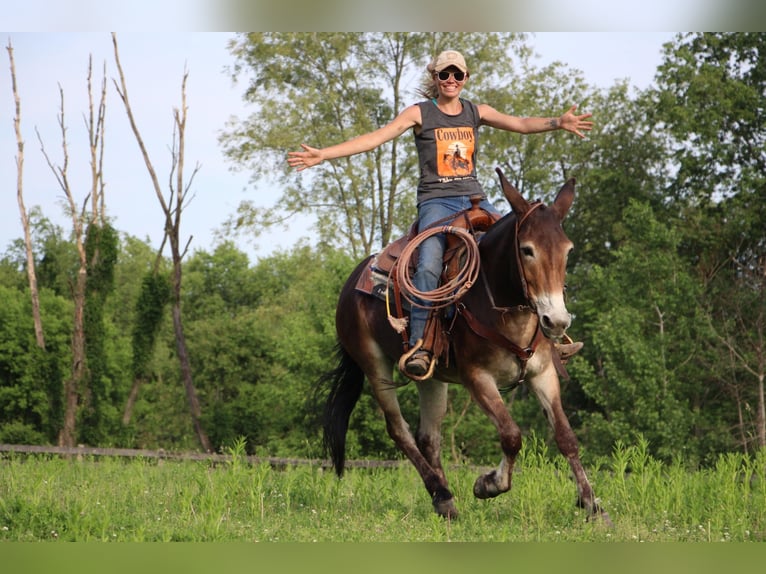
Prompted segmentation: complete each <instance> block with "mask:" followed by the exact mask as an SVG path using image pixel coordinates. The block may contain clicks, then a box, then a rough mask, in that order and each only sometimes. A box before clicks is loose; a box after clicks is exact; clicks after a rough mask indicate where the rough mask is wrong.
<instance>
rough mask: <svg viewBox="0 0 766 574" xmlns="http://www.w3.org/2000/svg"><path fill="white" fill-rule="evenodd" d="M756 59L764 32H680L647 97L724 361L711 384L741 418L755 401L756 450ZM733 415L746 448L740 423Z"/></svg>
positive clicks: (759, 241) (762, 162) (762, 89)
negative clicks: (664, 132)
mask: <svg viewBox="0 0 766 574" xmlns="http://www.w3.org/2000/svg"><path fill="white" fill-rule="evenodd" d="M764 60H766V36H765V35H764V34H760V33H714V34H712V33H711V34H686V35H679V36H677V37H676V40H675V41H674V42H673V43H670V44H668V45H666V47H665V61H664V63H663V64H662V66H660V68H659V70H658V74H657V78H658V88H657V90H656V92H655V93H654V96H653V99H654V107H653V109H654V112H655V117H656V118H657V120H658V121H661V122H663V123H664V124H665V125H666V126H667V128H668V130H669V132H670V134H672V136H673V150H674V159H675V161H676V163H677V166H678V169H677V175H676V176H675V180H674V182H673V185H672V187H670V189H669V193H668V195H669V196H670V197H671V198H672V200H673V201H675V202H676V206H677V210H678V212H679V214H680V215H679V219H680V220H681V221H682V222H683V223H685V226H684V229H685V230H686V233H685V237H684V240H683V244H682V246H683V252H684V253H685V255H686V257H687V258H688V259H689V260H690V261H691V262H692V263H693V264H694V265H695V268H696V270H697V273H698V275H699V277H700V279H701V280H702V281H703V282H704V284H705V286H706V291H707V293H706V300H705V307H706V309H707V311H708V323H709V325H710V326H711V328H712V329H713V340H714V341H715V342H716V344H714V345H711V346H710V352H711V353H712V354H713V358H712V360H711V361H710V363H711V364H714V365H717V366H718V365H731V368H730V369H728V370H726V371H722V370H720V369H716V370H715V372H716V373H717V374H718V378H717V380H716V381H715V383H716V384H717V385H718V386H719V387H720V388H722V389H725V390H726V392H727V393H731V394H733V396H734V398H735V401H736V405H737V410H738V412H739V413H740V415H741V413H742V407H743V404H744V405H747V404H748V403H749V402H751V401H752V402H754V403H755V404H756V407H755V411H756V416H755V424H754V428H755V432H754V433H753V434H754V435H755V436H756V437H758V438H757V444H758V445H759V446H760V447H763V446H764V445H765V444H766V442H765V441H766V426H765V425H766V412H765V410H766V406H764V403H766V398H765V397H764V388H763V386H764V385H763V371H764V368H763V355H764V352H765V351H764V324H763V313H764V311H763V307H764V304H765V303H764V293H766V273H764V267H763V262H764V261H765V260H766V235H764V233H763V230H764V229H765V228H766V153H765V152H764V150H766V109H764V106H763V101H764V96H766V62H765V61H764ZM702 112H704V121H700V114H701V113H702ZM746 380H749V381H750V385H749V389H748V388H747V386H743V381H746ZM738 418H739V419H740V420H739V423H738V426H739V428H740V432H741V433H742V437H743V438H742V440H741V442H742V444H743V447H744V448H747V442H748V439H747V438H746V436H745V435H746V434H747V433H746V432H745V426H747V425H746V424H745V421H744V417H743V416H739V417H738Z"/></svg>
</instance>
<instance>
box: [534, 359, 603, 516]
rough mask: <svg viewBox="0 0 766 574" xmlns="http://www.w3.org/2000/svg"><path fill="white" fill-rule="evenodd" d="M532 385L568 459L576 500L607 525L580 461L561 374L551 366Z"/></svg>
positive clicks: (590, 514) (560, 447) (558, 444)
mask: <svg viewBox="0 0 766 574" xmlns="http://www.w3.org/2000/svg"><path fill="white" fill-rule="evenodd" d="M530 386H531V387H532V390H533V391H534V393H535V395H536V396H537V398H538V400H539V401H540V404H541V405H542V407H543V409H544V411H545V415H546V417H547V418H548V422H549V423H550V425H551V427H552V428H553V434H554V438H555V440H556V445H557V446H558V448H559V452H561V454H562V455H563V456H564V457H565V458H566V459H567V462H568V463H569V467H570V468H571V469H572V474H573V475H574V479H575V483H576V484H577V504H578V506H580V507H581V508H584V509H585V510H586V512H587V513H588V517H589V518H590V517H592V516H596V517H600V518H601V519H602V520H603V521H604V523H605V524H606V525H608V526H612V521H611V519H610V518H609V514H607V512H606V511H604V510H603V509H602V508H601V506H600V505H599V500H598V498H596V496H595V494H594V493H593V488H592V487H591V484H590V481H589V480H588V477H587V475H586V474H585V469H584V468H583V465H582V462H581V461H580V449H579V445H578V443H577V437H576V436H575V434H574V431H573V430H572V427H571V426H570V425H569V419H568V418H567V416H566V414H565V413H564V408H563V406H562V404H561V387H560V385H559V379H558V375H556V373H555V372H553V371H552V369H549V370H548V371H546V372H545V373H544V374H543V375H542V376H539V377H534V378H532V379H531V380H530Z"/></svg>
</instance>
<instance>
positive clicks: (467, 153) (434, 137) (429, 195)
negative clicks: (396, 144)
mask: <svg viewBox="0 0 766 574" xmlns="http://www.w3.org/2000/svg"><path fill="white" fill-rule="evenodd" d="M426 72H427V79H426V81H425V82H424V84H423V87H422V89H421V90H420V93H421V95H423V96H424V97H425V98H426V100H425V101H422V102H419V103H417V104H414V105H411V106H409V107H407V108H406V109H405V110H404V111H402V112H401V113H400V114H399V115H398V116H396V118H394V119H393V121H391V122H390V123H389V124H387V125H385V126H383V127H381V128H379V129H377V130H375V131H372V132H369V133H366V134H363V135H360V136H358V137H355V138H353V139H350V140H348V141H345V142H343V143H340V144H337V145H333V146H330V147H326V148H323V149H318V148H314V147H310V146H308V145H306V144H301V147H302V148H303V151H296V152H290V153H288V160H287V161H288V163H289V164H290V166H292V167H295V168H297V170H298V171H302V170H304V169H306V168H309V167H312V166H315V165H317V164H319V163H321V162H322V161H324V160H330V159H336V158H341V157H347V156H351V155H354V154H358V153H362V152H367V151H370V150H373V149H375V148H377V147H378V146H380V145H382V144H384V143H386V142H388V141H390V140H392V139H394V138H396V137H398V136H400V135H401V134H403V133H404V132H405V131H407V130H409V129H410V128H413V132H414V135H415V144H416V147H417V150H418V158H419V161H420V181H419V183H418V189H417V204H418V225H419V230H421V231H422V230H425V229H427V228H428V227H429V226H430V225H432V224H433V223H434V222H437V221H440V220H443V219H445V218H447V217H449V216H450V215H455V214H457V213H460V212H462V211H463V210H465V209H468V208H470V207H471V202H470V198H471V196H476V195H480V196H481V197H482V202H481V206H480V207H481V208H482V209H485V210H486V211H488V212H490V213H494V214H497V215H499V214H498V212H497V210H496V209H495V207H494V206H493V205H492V204H491V203H490V202H489V201H488V200H487V198H486V194H485V193H484V191H483V189H482V187H481V184H480V183H479V181H478V179H477V177H476V163H475V160H476V153H477V150H478V129H479V127H480V126H482V125H487V126H490V127H493V128H498V129H501V130H506V131H509V132H516V133H520V134H532V133H541V132H547V131H551V130H556V129H563V130H565V131H568V132H571V133H573V134H575V135H577V136H579V137H581V138H584V137H585V135H584V134H583V133H582V132H583V130H585V131H587V130H590V129H592V127H593V122H591V121H587V118H590V117H591V115H592V114H582V115H575V113H574V112H575V110H576V109H577V106H572V107H571V108H569V110H567V111H566V112H565V113H564V114H562V115H561V116H560V117H557V118H542V117H527V118H521V117H516V116H511V115H507V114H504V113H501V112H498V111H497V110H495V109H494V108H492V107H491V106H489V105H487V104H478V105H476V104H474V103H472V102H470V101H468V100H466V99H463V98H461V97H460V93H461V91H462V90H463V88H464V87H465V85H466V82H467V81H468V78H469V76H470V74H469V71H468V66H467V65H466V62H465V59H464V58H463V56H462V55H461V54H460V53H459V52H456V51H454V50H447V51H444V52H442V53H440V54H439V55H438V56H437V57H436V58H435V59H434V60H433V61H431V63H429V64H428V66H427V68H426ZM458 160H459V161H458ZM445 242H446V240H445V237H444V235H443V234H437V235H434V236H432V237H429V238H428V239H427V240H426V241H424V242H423V243H422V244H421V245H420V251H419V256H418V268H417V272H416V274H415V279H414V284H415V286H416V288H417V289H418V291H421V292H428V291H433V290H434V289H436V288H437V286H438V283H439V278H440V276H441V271H442V259H443V253H444V247H445ZM421 303H422V306H413V309H412V312H411V316H410V337H409V345H410V348H411V349H414V350H415V352H412V353H410V356H409V359H408V360H407V362H406V363H405V365H404V373H405V374H406V375H408V376H412V377H413V378H417V377H422V376H423V375H425V374H426V373H428V372H429V369H430V367H431V364H430V363H431V361H432V360H433V359H434V358H433V356H432V351H433V350H432V349H426V348H419V349H418V348H417V347H419V346H421V345H422V341H423V331H424V329H425V324H426V321H427V318H428V313H429V309H428V302H427V301H421ZM580 346H581V345H579V344H577V345H574V346H570V347H568V348H567V349H565V351H566V352H567V354H571V353H572V352H574V351H576V350H577V349H578V348H579V347H580Z"/></svg>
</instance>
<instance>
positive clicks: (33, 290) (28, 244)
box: [7, 41, 45, 350]
mask: <svg viewBox="0 0 766 574" xmlns="http://www.w3.org/2000/svg"><path fill="white" fill-rule="evenodd" d="M7 50H8V57H9V58H10V61H11V84H12V85H13V100H14V102H15V104H16V115H15V116H14V118H13V127H14V130H15V132H16V147H17V149H18V152H19V155H17V156H16V199H17V201H18V203H19V213H20V214H21V225H22V227H23V228H24V249H25V251H26V255H27V278H28V280H29V291H30V294H31V296H32V321H33V323H34V327H35V341H36V342H37V346H38V347H40V348H41V349H43V350H44V349H45V336H44V334H43V322H42V319H41V316H40V296H39V294H38V291H37V275H36V273H35V257H34V252H33V251H32V234H31V233H30V231H29V217H28V216H27V208H26V206H25V205H24V191H23V190H24V187H23V175H24V139H23V138H22V137H21V97H20V96H19V90H18V87H17V84H16V63H15V61H14V59H13V47H12V46H11V43H10V41H9V42H8V47H7Z"/></svg>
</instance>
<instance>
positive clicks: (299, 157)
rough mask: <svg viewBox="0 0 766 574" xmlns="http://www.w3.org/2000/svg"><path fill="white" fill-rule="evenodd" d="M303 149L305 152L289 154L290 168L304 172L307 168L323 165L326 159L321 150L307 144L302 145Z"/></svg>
mask: <svg viewBox="0 0 766 574" xmlns="http://www.w3.org/2000/svg"><path fill="white" fill-rule="evenodd" d="M301 147H302V148H303V151H291V152H288V154H287V163H289V164H290V167H294V168H296V169H297V170H298V171H303V170H304V169H306V168H309V167H313V166H315V165H317V164H320V163H322V160H323V159H324V158H323V157H322V150H321V149H319V148H315V147H311V146H307V145H306V144H301Z"/></svg>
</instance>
